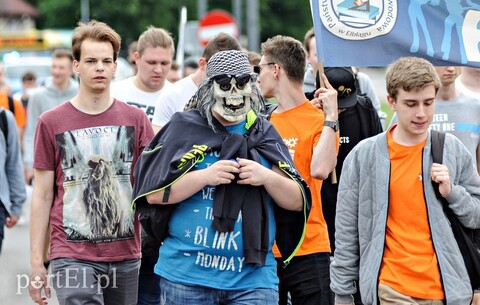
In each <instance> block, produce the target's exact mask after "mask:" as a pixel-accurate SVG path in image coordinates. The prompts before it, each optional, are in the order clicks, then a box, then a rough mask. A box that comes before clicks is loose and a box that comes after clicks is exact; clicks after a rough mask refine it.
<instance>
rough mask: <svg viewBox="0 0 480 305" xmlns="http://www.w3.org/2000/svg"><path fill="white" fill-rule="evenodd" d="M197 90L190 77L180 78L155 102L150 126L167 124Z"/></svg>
mask: <svg viewBox="0 0 480 305" xmlns="http://www.w3.org/2000/svg"><path fill="white" fill-rule="evenodd" d="M197 89H198V87H197V85H195V83H194V82H193V80H192V77H191V76H187V77H185V78H182V79H181V80H179V81H177V82H176V83H174V84H172V85H171V86H169V87H168V88H166V89H165V90H164V91H163V92H162V94H161V95H160V97H159V98H158V100H157V104H156V107H155V113H154V115H153V120H152V124H153V125H157V126H162V127H163V126H164V125H165V124H167V122H168V121H169V120H170V118H171V117H172V115H173V114H174V113H175V112H178V111H183V108H184V107H185V105H186V104H187V103H188V101H189V100H190V98H191V97H192V96H193V95H194V94H195V92H197Z"/></svg>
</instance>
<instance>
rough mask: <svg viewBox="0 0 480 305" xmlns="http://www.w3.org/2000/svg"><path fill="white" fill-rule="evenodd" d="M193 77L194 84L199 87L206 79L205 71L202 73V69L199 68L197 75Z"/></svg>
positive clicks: (192, 75) (194, 74)
mask: <svg viewBox="0 0 480 305" xmlns="http://www.w3.org/2000/svg"><path fill="white" fill-rule="evenodd" d="M187 77H188V76H187ZM191 77H192V81H193V83H194V84H195V85H196V86H197V87H198V86H200V84H201V83H202V82H203V81H204V80H205V78H206V75H205V71H202V69H200V68H199V69H197V71H195V73H193V74H191Z"/></svg>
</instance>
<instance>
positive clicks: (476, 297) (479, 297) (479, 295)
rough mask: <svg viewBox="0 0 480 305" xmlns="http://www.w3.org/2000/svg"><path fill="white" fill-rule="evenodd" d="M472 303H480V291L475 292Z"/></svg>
mask: <svg viewBox="0 0 480 305" xmlns="http://www.w3.org/2000/svg"><path fill="white" fill-rule="evenodd" d="M472 305H480V292H475V293H474V294H473V300H472Z"/></svg>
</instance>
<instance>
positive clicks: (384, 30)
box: [318, 0, 398, 40]
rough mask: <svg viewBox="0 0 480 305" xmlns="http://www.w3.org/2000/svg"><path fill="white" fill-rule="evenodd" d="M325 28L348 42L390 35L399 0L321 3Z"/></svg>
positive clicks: (320, 0)
mask: <svg viewBox="0 0 480 305" xmlns="http://www.w3.org/2000/svg"><path fill="white" fill-rule="evenodd" d="M318 1H319V16H320V19H321V21H322V23H323V26H324V27H325V28H326V29H327V30H328V31H329V32H330V33H332V34H333V35H335V36H337V37H339V38H342V39H346V40H367V39H370V38H374V37H377V36H381V35H386V34H388V33H389V32H390V31H391V30H392V29H393V27H394V25H395V23H396V21H397V12H398V7H397V0H318Z"/></svg>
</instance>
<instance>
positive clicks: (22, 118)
mask: <svg viewBox="0 0 480 305" xmlns="http://www.w3.org/2000/svg"><path fill="white" fill-rule="evenodd" d="M13 105H14V107H15V109H14V115H15V122H16V123H17V127H18V128H23V127H25V126H26V125H27V119H26V114H25V108H23V104H22V102H21V101H19V100H16V99H13ZM0 107H2V108H4V109H8V110H10V111H12V110H11V109H10V108H9V106H8V95H7V93H5V92H3V91H0ZM12 112H13V111H12Z"/></svg>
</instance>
